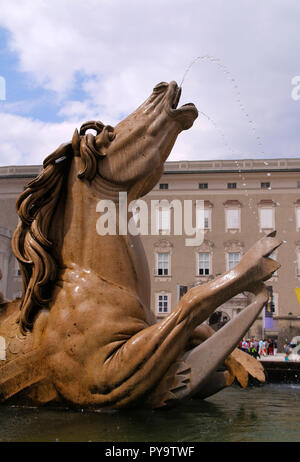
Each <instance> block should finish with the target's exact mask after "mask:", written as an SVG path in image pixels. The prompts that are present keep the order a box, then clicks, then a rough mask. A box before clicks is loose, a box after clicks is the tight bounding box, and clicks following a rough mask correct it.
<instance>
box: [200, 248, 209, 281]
mask: <svg viewBox="0 0 300 462" xmlns="http://www.w3.org/2000/svg"><path fill="white" fill-rule="evenodd" d="M201 255H207V256H208V259H207V261H204V260H203V261H202V263H203V264H202V266H203V267H202V268H201V265H200V263H201V258H200V256H201ZM207 263H208V265H207ZM207 266H208V268H207ZM211 266H212V265H211V253H210V252H201V251H200V252H197V276H200V277H205V276H210V275H211V274H212V268H211ZM207 269H208V272H207V273H205V271H206V270H207ZM200 270H203V274H200Z"/></svg>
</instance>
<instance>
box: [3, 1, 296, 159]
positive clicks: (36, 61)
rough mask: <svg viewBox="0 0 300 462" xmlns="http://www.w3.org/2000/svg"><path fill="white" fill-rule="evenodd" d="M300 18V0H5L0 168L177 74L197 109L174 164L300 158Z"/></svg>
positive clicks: (115, 113) (38, 153)
mask: <svg viewBox="0 0 300 462" xmlns="http://www.w3.org/2000/svg"><path fill="white" fill-rule="evenodd" d="M299 24H300V2H299V0H265V1H261V0H249V1H248V0H184V1H182V0H180V1H179V0H151V1H148V0H126V1H124V0H84V1H83V0H51V1H50V0H46V1H44V0H22V2H20V1H19V0H10V1H9V2H8V1H7V0H0V166H5V165H22V164H27V165H34V164H41V163H42V161H43V159H44V158H45V157H46V156H47V155H49V154H50V153H51V152H53V151H54V150H55V149H56V148H57V147H58V146H59V145H60V144H61V143H64V142H68V141H70V139H71V138H72V135H73V132H74V129H75V128H79V127H80V125H81V124H82V123H84V122H85V121H87V120H101V121H102V122H103V123H105V124H106V125H107V124H109V125H115V124H117V123H118V122H119V121H120V120H122V119H123V118H124V117H126V116H127V115H128V114H130V113H131V112H132V111H133V110H134V109H135V108H136V107H137V106H138V105H140V104H141V103H142V102H143V101H144V100H145V99H146V98H147V97H148V95H149V94H150V93H151V91H152V89H153V87H154V86H155V85H156V84H157V83H158V82H161V81H166V82H169V81H171V80H176V81H177V83H178V84H180V83H182V96H181V102H180V104H184V103H187V102H193V103H194V104H195V105H196V106H197V108H198V110H199V117H198V119H197V120H196V121H195V123H194V125H193V127H192V128H191V129H189V130H187V131H184V132H182V133H181V134H180V135H179V137H178V140H177V142H176V144H175V146H174V148H173V150H172V153H171V155H170V157H169V160H207V159H243V158H247V159H254V158H279V157H286V158H292V157H300V117H299V116H300V85H299V91H298V86H297V82H298V83H299V84H300V77H299V80H297V77H298V76H300V27H299Z"/></svg>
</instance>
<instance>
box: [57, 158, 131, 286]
mask: <svg viewBox="0 0 300 462" xmlns="http://www.w3.org/2000/svg"><path fill="white" fill-rule="evenodd" d="M79 164H80V160H79V159H78V158H76V157H75V159H74V160H73V162H72V164H71V167H70V172H69V176H68V186H67V192H66V201H65V206H64V209H63V213H61V217H60V219H59V218H58V219H59V220H60V223H59V224H56V227H57V226H58V225H61V224H62V223H63V237H62V246H61V257H62V264H63V266H64V267H69V268H70V267H72V266H73V265H74V264H75V265H76V266H77V267H79V268H80V269H86V270H92V271H93V272H94V273H96V274H97V275H99V276H100V277H101V278H103V279H105V280H108V281H110V282H112V283H115V284H118V285H121V286H122V287H125V288H127V289H128V290H131V291H134V292H137V277H136V274H137V272H136V269H135V264H134V258H131V252H130V247H131V245H130V242H129V237H128V236H120V235H105V236H100V235H99V234H98V233H97V230H96V223H97V220H98V219H99V217H100V214H99V212H96V207H97V204H98V202H99V201H100V200H101V199H106V200H107V199H110V200H116V199H117V197H118V189H117V188H116V187H115V188H114V187H113V186H110V185H109V184H107V183H105V182H103V181H102V180H101V179H100V178H99V177H98V176H97V179H95V180H93V181H92V182H91V183H89V182H87V181H85V180H80V179H78V176H77V174H78V169H79V167H80V165H79ZM62 215H63V216H62Z"/></svg>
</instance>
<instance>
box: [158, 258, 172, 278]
mask: <svg viewBox="0 0 300 462" xmlns="http://www.w3.org/2000/svg"><path fill="white" fill-rule="evenodd" d="M169 255H170V254H169V253H158V254H157V275H158V276H168V275H169V273H170V272H169Z"/></svg>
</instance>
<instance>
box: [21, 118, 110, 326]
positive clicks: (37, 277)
mask: <svg viewBox="0 0 300 462" xmlns="http://www.w3.org/2000/svg"><path fill="white" fill-rule="evenodd" d="M103 128H104V125H103V123H102V122H94V121H91V122H86V123H85V124H83V125H82V126H81V128H80V133H78V131H77V129H76V130H75V132H74V135H73V139H72V143H66V144H63V145H61V146H59V147H58V148H57V149H56V150H55V151H54V152H53V153H52V154H50V155H49V156H48V157H47V158H46V159H45V160H44V162H43V169H42V171H41V172H40V174H39V175H38V176H37V177H36V178H35V179H34V180H32V181H31V182H30V183H29V184H28V186H27V187H26V189H25V190H24V192H23V193H22V194H21V195H20V196H19V198H18V200H17V203H16V209H17V213H18V216H19V218H20V220H19V223H18V226H17V228H16V230H15V231H14V234H13V237H12V250H13V253H14V255H15V257H16V258H17V260H18V262H19V265H20V270H21V275H22V281H23V291H22V297H21V301H20V316H19V324H20V329H21V332H22V333H23V334H25V333H26V331H30V330H32V327H33V324H34V319H35V317H36V315H37V313H38V312H39V311H40V310H41V309H42V308H45V307H47V306H48V304H49V302H50V300H51V292H52V289H53V286H54V283H55V281H56V279H57V275H58V274H57V268H58V266H59V265H58V261H57V257H56V256H55V255H54V249H55V242H52V241H50V240H49V234H50V228H51V224H52V218H53V216H54V213H55V211H56V209H57V206H58V205H59V203H61V201H63V200H64V189H65V185H66V183H67V181H66V179H67V176H68V173H69V170H70V164H71V161H72V158H73V156H80V158H81V160H82V164H83V168H82V170H81V171H80V172H79V173H78V178H79V179H81V180H83V179H86V180H88V181H91V180H92V179H93V178H94V176H95V175H96V173H97V158H99V157H100V158H101V157H102V154H101V145H100V146H99V142H98V144H97V149H96V147H95V138H96V137H95V136H94V135H92V134H91V133H88V134H85V132H86V131H87V130H88V129H94V130H96V132H97V134H99V133H101V131H102V130H103Z"/></svg>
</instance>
